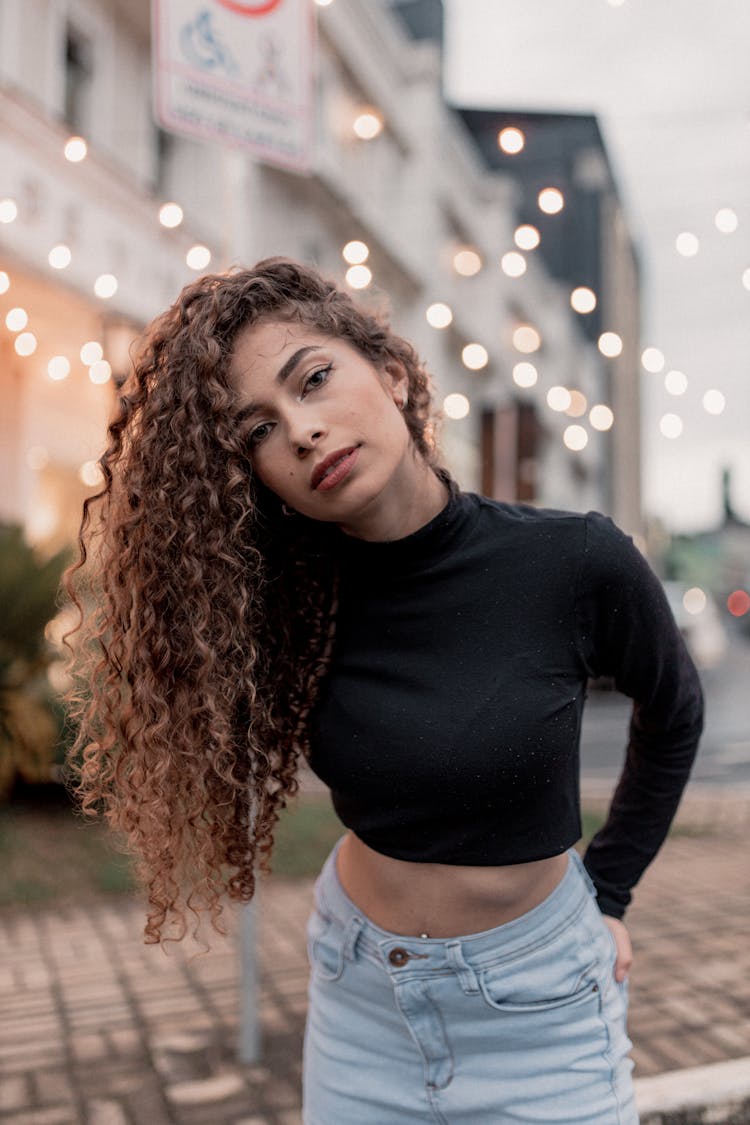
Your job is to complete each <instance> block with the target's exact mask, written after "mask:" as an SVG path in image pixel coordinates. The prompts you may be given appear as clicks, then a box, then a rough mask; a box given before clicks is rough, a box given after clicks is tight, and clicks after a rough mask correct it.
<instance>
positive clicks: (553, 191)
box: [537, 187, 565, 215]
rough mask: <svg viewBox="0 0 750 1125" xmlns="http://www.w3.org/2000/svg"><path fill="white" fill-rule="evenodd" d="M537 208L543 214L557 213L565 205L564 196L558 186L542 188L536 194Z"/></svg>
mask: <svg viewBox="0 0 750 1125" xmlns="http://www.w3.org/2000/svg"><path fill="white" fill-rule="evenodd" d="M537 203H538V204H539V210H540V211H544V213H545V215H557V214H558V213H559V212H560V211H562V209H563V207H564V206H565V198H564V196H563V193H562V192H561V191H560V189H559V188H554V187H547V188H542V190H541V191H540V192H539V195H538V196H537Z"/></svg>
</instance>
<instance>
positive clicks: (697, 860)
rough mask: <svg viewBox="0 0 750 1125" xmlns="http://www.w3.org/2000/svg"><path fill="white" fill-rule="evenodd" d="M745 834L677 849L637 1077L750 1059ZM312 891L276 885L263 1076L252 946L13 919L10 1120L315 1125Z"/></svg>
mask: <svg viewBox="0 0 750 1125" xmlns="http://www.w3.org/2000/svg"><path fill="white" fill-rule="evenodd" d="M734 819H735V821H736V824H734V828H735V829H736V830H735V831H732V830H727V831H722V834H721V836H720V837H709V836H698V837H690V836H675V837H673V838H671V839H670V840H669V841H668V843H667V845H666V846H665V848H664V849H663V850H662V853H661V854H660V856H659V857H658V858H657V860H656V861H655V862H654V864H653V865H652V866H651V868H650V869H649V871H648V872H647V874H646V876H645V877H644V879H643V881H642V883H641V885H640V887H639V888H638V891H637V896H636V901H635V904H634V906H633V907H632V909H631V911H630V914H629V926H630V931H631V934H632V937H633V942H634V946H635V957H636V964H635V968H634V971H633V973H632V977H631V1019H630V1032H631V1038H632V1039H633V1041H634V1044H635V1047H634V1051H633V1057H634V1059H635V1062H636V1071H635V1073H636V1076H637V1077H638V1076H640V1077H645V1076H649V1075H654V1074H659V1073H661V1072H664V1071H670V1070H677V1069H680V1068H684V1067H694V1066H698V1065H701V1064H707V1063H714V1062H718V1061H721V1060H728V1059H734V1058H740V1057H743V1056H747V1055H750V942H749V941H748V934H749V933H750V895H748V873H747V866H748V865H747V856H746V851H745V847H744V841H743V835H742V834H741V831H740V828H741V825H740V821H739V820H738V819H737V818H736V817H735V818H734ZM730 820H731V818H730ZM725 827H726V825H725ZM311 890H312V881H311V880H299V881H291V882H290V881H282V880H278V881H275V880H273V879H271V880H270V881H269V883H268V884H266V886H265V887H264V889H263V891H262V896H261V901H260V912H259V913H260V920H259V930H260V941H259V950H258V957H259V968H260V973H261V992H260V1001H259V1002H260V1013H261V1019H262V1035H263V1057H262V1061H261V1062H260V1063H258V1064H256V1065H252V1066H243V1065H241V1064H240V1063H238V1062H237V1057H236V1053H235V1048H236V1043H237V1037H238V991H239V990H238V980H239V974H238V957H237V951H236V937H230V938H229V939H227V940H221V939H216V940H215V942H214V943H212V950H211V952H210V953H209V954H207V955H201V954H197V955H195V954H194V955H193V956H192V957H191V956H190V952H191V951H190V950H188V949H187V948H185V947H184V944H183V945H180V946H174V947H172V948H171V950H170V951H169V953H168V955H166V954H165V953H164V952H163V951H162V950H160V949H158V948H154V947H150V946H144V945H143V944H142V943H141V939H140V933H141V924H142V914H141V909H140V907H139V906H138V904H137V903H133V902H130V901H106V902H101V901H100V902H97V903H92V904H91V905H89V906H81V907H76V908H75V909H70V908H69V909H44V910H38V911H20V910H11V909H6V910H4V911H0V1010H2V1013H3V1019H2V1021H1V1022H0V1119H1V1120H2V1121H3V1122H6V1123H7V1125H73V1123H75V1125H79V1123H80V1125H83V1123H85V1125H163V1123H170V1125H230V1123H231V1125H299V1122H300V1116H299V1087H300V1053H301V1043H302V1031H303V1021H304V1012H305V1003H306V986H307V965H306V959H305V940H304V924H305V919H306V916H307V912H308V909H309V904H310V901H311ZM193 950H194V947H193Z"/></svg>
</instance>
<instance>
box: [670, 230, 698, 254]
mask: <svg viewBox="0 0 750 1125" xmlns="http://www.w3.org/2000/svg"><path fill="white" fill-rule="evenodd" d="M674 244H675V247H676V248H677V253H678V254H682V256H683V258H694V257H695V255H696V254H697V253H698V250H699V248H700V243H699V241H698V239H697V238H696V236H695V235H694V234H691V233H690V231H687V230H684V231H683V232H682V234H678V235H677V238H676V239H675V242H674Z"/></svg>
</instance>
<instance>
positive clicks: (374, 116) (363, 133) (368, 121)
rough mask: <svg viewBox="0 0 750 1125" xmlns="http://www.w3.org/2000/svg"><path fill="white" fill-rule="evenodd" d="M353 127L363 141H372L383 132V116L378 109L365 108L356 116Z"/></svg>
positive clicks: (356, 134)
mask: <svg viewBox="0 0 750 1125" xmlns="http://www.w3.org/2000/svg"><path fill="white" fill-rule="evenodd" d="M352 128H353V130H354V133H355V136H357V137H359V139H360V140H361V141H372V140H374V139H375V137H379V136H380V134H381V133H382V132H383V118H382V116H381V114H380V113H379V112H378V110H376V109H371V108H370V109H365V110H362V111H361V112H360V113H358V114H357V116H356V117H355V118H354V124H353V125H352Z"/></svg>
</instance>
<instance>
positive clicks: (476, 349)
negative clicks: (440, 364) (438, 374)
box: [461, 344, 490, 371]
mask: <svg viewBox="0 0 750 1125" xmlns="http://www.w3.org/2000/svg"><path fill="white" fill-rule="evenodd" d="M461 360H462V362H463V365H464V367H468V368H469V371H481V370H482V368H483V367H486V366H487V364H488V363H489V361H490V357H489V355H488V353H487V349H486V348H485V347H483V346H482V345H481V344H466V346H465V347H464V348H463V349H462V350H461Z"/></svg>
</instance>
